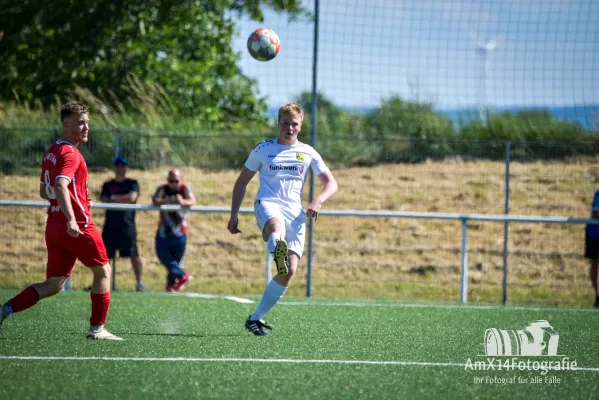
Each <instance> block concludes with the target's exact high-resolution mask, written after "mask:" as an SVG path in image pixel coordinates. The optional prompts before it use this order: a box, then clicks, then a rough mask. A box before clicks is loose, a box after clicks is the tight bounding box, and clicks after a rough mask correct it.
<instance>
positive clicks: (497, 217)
mask: <svg viewBox="0 0 599 400" xmlns="http://www.w3.org/2000/svg"><path fill="white" fill-rule="evenodd" d="M47 206H48V203H47V202H45V201H15V200H0V207H37V208H40V207H47ZM93 207H94V208H98V209H107V210H138V211H159V212H169V211H176V210H182V209H184V210H186V211H190V212H199V213H230V212H231V208H230V207H220V206H193V207H181V206H179V205H165V206H159V207H158V206H153V205H145V204H110V203H98V204H94V205H93ZM239 212H240V213H242V214H253V213H254V209H253V208H250V207H242V208H241V209H240V210H239ZM320 214H322V215H331V216H348V217H349V216H352V217H364V218H415V219H442V220H458V221H461V229H462V232H461V233H462V239H461V240H462V242H461V285H460V300H461V302H462V303H466V302H467V301H468V296H467V293H468V221H494V222H504V223H505V225H506V229H507V225H508V224H509V223H510V222H530V223H554V224H588V223H592V224H599V219H589V218H571V217H554V216H538V215H507V214H503V215H501V214H460V213H438V212H410V211H386V210H382V211H364V210H322V211H321V212H320ZM310 243H311V242H308V246H307V249H306V250H307V252H308V254H310V253H311V252H312V250H313V249H312V248H311V247H312V246H311V245H310ZM504 249H505V247H504ZM504 257H505V255H504ZM271 261H272V259H271V257H270V255H269V254H268V252H266V280H267V282H268V281H270V279H271V277H272V275H271ZM307 267H308V271H307V272H308V273H307V275H306V296H307V297H311V295H312V289H311V288H312V279H311V276H312V274H311V269H312V268H313V266H312V264H311V263H309V264H308V266H307ZM507 274H508V269H507V267H506V266H504V269H503V282H502V294H503V296H502V302H503V304H505V303H506V302H507V289H508V287H507ZM114 276H115V274H113V277H114ZM113 283H114V282H113Z"/></svg>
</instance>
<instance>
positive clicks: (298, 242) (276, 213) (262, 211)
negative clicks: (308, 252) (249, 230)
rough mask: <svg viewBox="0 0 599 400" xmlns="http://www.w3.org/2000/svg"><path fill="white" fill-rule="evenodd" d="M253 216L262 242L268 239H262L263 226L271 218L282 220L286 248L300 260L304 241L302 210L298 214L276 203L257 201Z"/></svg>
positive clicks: (304, 230)
mask: <svg viewBox="0 0 599 400" xmlns="http://www.w3.org/2000/svg"><path fill="white" fill-rule="evenodd" d="M294 211H295V212H294ZM254 215H255V216H256V224H258V228H260V231H261V232H262V238H263V239H264V241H267V240H268V238H265V237H264V225H266V223H267V222H268V220H270V219H271V218H274V217H279V218H282V219H283V221H285V241H286V242H287V247H288V248H289V250H291V251H293V252H294V253H296V254H297V255H298V256H299V257H300V258H301V256H302V253H303V251H304V243H305V241H306V214H305V212H304V210H303V209H301V210H300V211H299V214H298V212H297V210H291V209H289V208H288V207H285V206H282V205H280V204H278V203H274V202H272V201H269V202H266V201H263V200H262V201H261V200H257V201H256V202H255V203H254Z"/></svg>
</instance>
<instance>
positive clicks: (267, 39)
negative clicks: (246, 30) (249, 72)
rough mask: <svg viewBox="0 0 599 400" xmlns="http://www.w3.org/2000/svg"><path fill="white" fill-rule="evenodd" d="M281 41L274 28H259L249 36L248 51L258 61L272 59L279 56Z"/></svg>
mask: <svg viewBox="0 0 599 400" xmlns="http://www.w3.org/2000/svg"><path fill="white" fill-rule="evenodd" d="M280 48H281V42H280V41H279V37H278V36H277V34H276V33H275V31H273V30H272V29H268V28H258V29H256V30H255V31H254V32H252V34H251V35H250V37H249V38H248V51H249V52H250V54H251V56H252V57H254V58H255V59H256V60H258V61H270V60H272V59H273V58H275V57H276V56H277V54H278V53H279V49H280Z"/></svg>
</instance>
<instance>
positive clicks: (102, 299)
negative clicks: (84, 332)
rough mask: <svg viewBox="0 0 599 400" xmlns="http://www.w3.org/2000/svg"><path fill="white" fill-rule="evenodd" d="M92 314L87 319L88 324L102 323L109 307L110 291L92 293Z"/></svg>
mask: <svg viewBox="0 0 599 400" xmlns="http://www.w3.org/2000/svg"><path fill="white" fill-rule="evenodd" d="M91 299H92V316H91V318H90V319H89V323H90V325H104V323H105V322H106V316H107V315H108V308H109V307H110V292H106V293H92V294H91Z"/></svg>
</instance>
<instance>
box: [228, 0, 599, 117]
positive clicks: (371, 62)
mask: <svg viewBox="0 0 599 400" xmlns="http://www.w3.org/2000/svg"><path fill="white" fill-rule="evenodd" d="M304 3H305V4H308V6H309V7H312V5H313V1H311V0H310V1H304ZM260 26H265V27H269V28H272V29H273V30H275V31H276V32H277V34H278V35H279V37H280V39H281V51H280V52H279V55H278V56H277V57H276V58H275V59H274V60H272V61H269V62H266V63H264V62H259V61H255V60H253V59H252V58H251V57H250V56H249V54H248V53H247V50H246V40H247V36H248V35H249V34H250V33H251V32H252V31H253V30H254V29H256V28H258V27H260ZM238 27H239V33H238V36H237V37H236V39H235V41H234V44H233V46H234V48H235V49H236V50H237V51H238V52H239V53H240V55H241V60H240V65H241V68H242V70H243V71H244V73H245V74H247V75H248V76H250V77H253V78H255V79H256V80H257V81H258V87H259V90H260V93H261V95H264V96H266V97H267V99H268V103H269V106H272V107H278V106H279V105H280V104H282V103H284V102H287V101H291V100H293V99H294V98H295V97H296V96H297V95H298V94H299V93H301V92H302V91H309V90H311V86H312V51H313V47H312V46H313V45H312V43H313V37H314V35H313V25H312V23H311V22H306V21H303V22H302V21H300V22H288V20H287V18H286V17H285V16H281V15H278V14H276V13H273V12H267V13H266V15H265V21H264V22H263V23H259V22H256V21H250V20H239V21H238ZM319 27H320V31H319V37H320V40H319V52H318V90H319V91H321V92H323V93H324V94H325V95H326V96H327V97H328V98H330V99H331V100H333V102H334V103H336V104H338V105H341V106H345V107H372V106H376V105H378V104H380V101H381V99H385V98H388V97H389V96H391V95H393V94H399V95H401V96H403V97H406V98H409V99H421V100H425V101H432V102H433V103H435V104H436V105H437V106H438V107H440V108H463V107H471V106H477V105H478V104H479V103H480V102H482V101H483V99H484V101H485V102H486V104H487V105H488V106H490V107H493V106H568V105H591V104H592V105H597V104H599V44H598V42H599V1H597V0H504V1H501V0H494V1H491V0H447V1H445V0H416V1H408V0H320V25H319ZM471 33H474V34H476V35H477V37H478V38H479V42H481V43H482V42H486V41H488V40H493V39H496V38H498V37H502V40H501V41H500V42H499V43H498V45H497V47H496V48H495V49H494V50H493V51H491V52H488V59H487V63H488V64H487V65H488V73H487V79H486V90H485V91H484V96H483V92H482V91H481V87H482V85H481V82H482V81H483V80H482V79H481V72H482V70H483V61H482V57H481V56H480V55H479V54H478V53H477V51H476V43H475V42H474V41H473V40H471V38H470V35H471Z"/></svg>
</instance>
